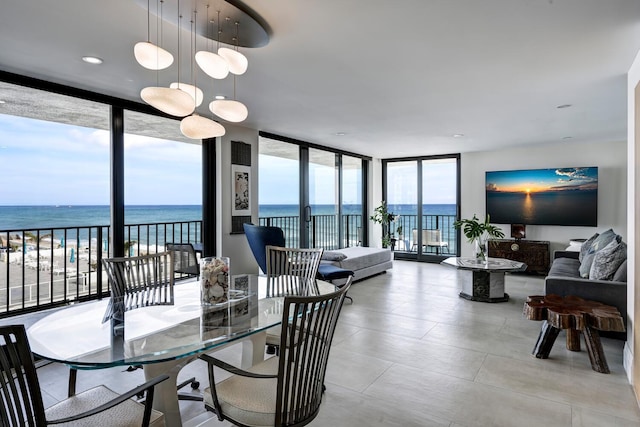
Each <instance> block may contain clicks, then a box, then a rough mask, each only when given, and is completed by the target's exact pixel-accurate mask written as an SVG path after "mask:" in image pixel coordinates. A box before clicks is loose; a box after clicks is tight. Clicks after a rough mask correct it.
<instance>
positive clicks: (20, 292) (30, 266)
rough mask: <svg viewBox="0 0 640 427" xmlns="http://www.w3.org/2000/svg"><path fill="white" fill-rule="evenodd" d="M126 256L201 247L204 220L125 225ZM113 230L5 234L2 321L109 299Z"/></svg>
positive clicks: (0, 234)
mask: <svg viewBox="0 0 640 427" xmlns="http://www.w3.org/2000/svg"><path fill="white" fill-rule="evenodd" d="M125 240H126V242H125V251H126V255H127V256H137V255H144V254H148V253H157V252H161V251H163V250H164V244H165V243H166V242H176V243H197V242H200V241H201V240H202V221H199V220H198V221H178V222H164V223H149V224H131V225H125ZM110 256H111V252H110V244H109V226H106V225H95V226H83V227H60V228H45V229H27V230H0V317H7V316H10V315H14V314H19V313H23V312H30V311H38V310H43V309H46V308H51V307H55V306H58V305H64V304H69V303H73V302H78V301H84V300H90V299H99V298H102V297H104V296H107V295H109V286H108V282H107V278H106V274H103V272H102V262H101V260H102V258H107V257H110Z"/></svg>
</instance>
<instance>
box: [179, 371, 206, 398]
mask: <svg viewBox="0 0 640 427" xmlns="http://www.w3.org/2000/svg"><path fill="white" fill-rule="evenodd" d="M189 384H191V389H192V390H197V389H198V388H199V387H200V382H199V381H197V380H196V377H191V378H189V379H188V380H185V381H182V382H181V383H180V384H178V385H177V387H176V389H178V390H180V389H181V388H184V387H186V386H187V385H189ZM178 400H191V401H194V402H202V401H203V400H204V399H203V397H202V396H200V395H194V394H189V393H178Z"/></svg>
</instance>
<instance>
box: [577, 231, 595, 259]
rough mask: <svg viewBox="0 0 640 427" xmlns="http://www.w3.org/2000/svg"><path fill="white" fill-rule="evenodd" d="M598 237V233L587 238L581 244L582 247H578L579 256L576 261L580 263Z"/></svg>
mask: <svg viewBox="0 0 640 427" xmlns="http://www.w3.org/2000/svg"><path fill="white" fill-rule="evenodd" d="M598 236H599V234H598V233H596V234H594V235H593V236H591V237H589V238H588V239H587V241H586V242H584V243H583V244H582V246H580V255H579V256H578V260H580V262H582V259H583V258H584V256H585V255H586V254H587V252H589V249H590V248H591V245H592V244H593V242H594V240H596V239H597V238H598Z"/></svg>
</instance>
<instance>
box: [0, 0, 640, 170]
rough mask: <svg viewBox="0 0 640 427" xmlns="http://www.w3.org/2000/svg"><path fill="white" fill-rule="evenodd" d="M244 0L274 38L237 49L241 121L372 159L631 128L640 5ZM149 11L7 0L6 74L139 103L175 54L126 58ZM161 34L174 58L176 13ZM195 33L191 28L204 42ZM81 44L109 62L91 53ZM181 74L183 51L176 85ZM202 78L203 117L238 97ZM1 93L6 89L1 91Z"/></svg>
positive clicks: (602, 137)
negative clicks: (159, 62)
mask: <svg viewBox="0 0 640 427" xmlns="http://www.w3.org/2000/svg"><path fill="white" fill-rule="evenodd" d="M166 1H167V3H173V2H175V0H166ZM198 1H204V0H198ZM211 1H212V2H216V1H220V0H211ZM152 3H153V2H152ZM190 4H191V2H190V1H188V0H182V5H187V6H188V5H190ZM243 4H244V5H245V6H246V7H248V8H249V9H250V10H251V11H253V12H254V13H255V14H256V15H257V16H258V17H259V18H260V19H261V20H262V21H263V23H264V24H265V25H264V26H265V29H266V30H267V33H268V34H269V36H270V39H269V42H268V44H267V45H266V46H263V47H259V48H241V51H242V52H243V53H245V55H246V56H247V57H248V58H249V70H248V71H247V73H246V74H244V75H242V76H239V77H238V78H237V80H236V85H237V86H236V87H237V98H238V100H240V101H242V102H244V103H245V104H246V105H247V107H248V108H249V118H248V119H247V120H246V121H245V122H243V125H244V126H247V127H251V128H255V129H259V130H263V131H267V132H271V133H275V134H279V135H283V136H287V137H292V138H296V139H300V140H304V141H308V142H312V143H315V144H321V145H326V146H330V147H335V148H339V149H342V150H346V151H351V152H355V153H360V154H365V155H369V156H373V157H377V158H391V157H403V156H416V155H432V154H446V153H458V152H468V151H478V150H489V149H500V148H504V147H513V146H517V145H526V144H540V143H558V144H562V143H566V141H567V140H570V141H578V142H593V141H600V142H607V141H621V140H625V139H626V120H627V113H626V111H627V105H626V72H627V70H628V69H629V67H630V65H631V63H632V61H633V59H634V57H635V56H636V54H637V52H638V50H640V1H638V0H607V1H602V0H482V1H478V0H396V1H392V0H341V1H338V0H324V1H314V0H269V1H265V0H244V1H243ZM145 7H146V2H144V1H143V2H141V1H138V0H110V1H86V0H57V1H55V2H43V1H42V0H20V1H8V2H3V4H2V6H1V7H0V9H1V13H0V69H1V70H4V71H9V72H13V73H18V74H23V75H27V76H31V77H36V78H40V79H45V80H48V81H52V82H56V83H61V84H65V85H70V86H74V87H78V88H81V89H88V90H91V91H95V92H100V93H103V94H107V95H112V96H116V97H119V98H124V99H127V100H134V101H139V102H141V101H140V97H139V93H140V90H141V89H142V88H144V87H146V86H153V85H155V84H156V80H158V81H159V83H160V84H161V85H168V84H169V83H171V82H172V81H176V80H177V73H178V67H177V65H176V64H175V63H174V65H173V66H172V67H170V68H169V69H167V70H164V71H160V72H159V73H156V72H154V71H149V70H146V69H144V68H142V67H141V66H139V65H138V64H137V63H136V61H135V59H134V57H133V45H134V44H135V43H136V42H138V41H144V40H146V36H147V12H146V9H145ZM186 30H188V28H187V27H186V26H185V31H186ZM185 34H187V33H186V32H185ZM188 39H189V38H188V35H187V36H186V37H183V52H187V51H188V49H189V45H188ZM164 41H165V42H164V46H165V47H166V48H167V49H168V50H170V51H171V52H172V53H174V56H176V53H177V31H176V27H175V26H174V25H173V24H171V23H167V24H165V25H164ZM185 43H187V44H185ZM205 43H206V41H205V39H204V38H203V37H199V38H198V40H197V44H198V49H201V48H203V47H204V46H205ZM85 55H95V56H98V57H100V58H102V59H103V60H104V63H103V64H102V65H90V64H87V63H85V62H83V61H82V60H81V57H82V56H85ZM189 69H190V62H189V57H188V55H183V60H182V61H181V70H182V76H183V78H182V81H183V82H184V81H185V79H184V77H185V76H186V77H189ZM196 79H197V81H196V83H197V84H198V86H200V87H201V88H202V89H203V90H204V92H205V102H204V103H203V105H202V106H201V107H200V108H199V112H200V114H202V115H208V116H211V114H210V113H208V110H207V109H206V105H208V102H209V101H210V100H212V99H213V96H214V95H215V94H225V95H227V96H232V94H233V80H232V78H230V77H228V78H227V79H226V80H224V81H213V80H212V79H210V78H208V77H207V76H206V75H205V74H204V73H202V72H199V73H197V74H196ZM188 80H189V79H186V81H187V82H188ZM5 92H6V91H3V89H2V87H0V100H3V96H9V95H7V94H5ZM8 104H9V102H6V103H5V104H0V112H3V110H2V109H3V108H4V109H8V108H10V107H9V105H8ZM567 104H569V105H571V106H570V107H568V108H557V107H558V106H561V105H567ZM5 111H6V110H5ZM175 126H176V129H177V127H178V122H176V125H175ZM339 133H344V135H338V134H339ZM454 134H463V135H464V136H462V137H454V136H453V135H454Z"/></svg>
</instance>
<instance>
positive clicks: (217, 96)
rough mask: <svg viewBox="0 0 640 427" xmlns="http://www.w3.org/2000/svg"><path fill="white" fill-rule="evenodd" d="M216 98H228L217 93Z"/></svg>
mask: <svg viewBox="0 0 640 427" xmlns="http://www.w3.org/2000/svg"><path fill="white" fill-rule="evenodd" d="M216 99H227V97H226V96H224V95H216Z"/></svg>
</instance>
